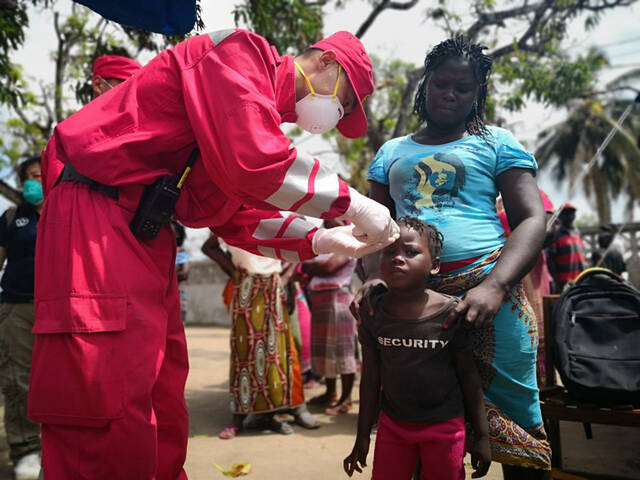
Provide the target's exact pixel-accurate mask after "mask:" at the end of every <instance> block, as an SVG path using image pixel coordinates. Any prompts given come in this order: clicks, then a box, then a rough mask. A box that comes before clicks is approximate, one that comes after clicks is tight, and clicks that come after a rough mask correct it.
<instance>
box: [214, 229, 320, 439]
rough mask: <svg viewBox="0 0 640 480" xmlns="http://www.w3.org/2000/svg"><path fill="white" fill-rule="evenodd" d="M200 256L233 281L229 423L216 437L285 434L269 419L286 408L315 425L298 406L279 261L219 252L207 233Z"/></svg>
mask: <svg viewBox="0 0 640 480" xmlns="http://www.w3.org/2000/svg"><path fill="white" fill-rule="evenodd" d="M202 252H203V253H204V254H205V255H206V256H208V257H209V258H211V259H212V260H213V261H215V262H216V263H217V264H218V265H219V266H220V268H221V269H222V270H223V271H224V272H225V273H226V274H227V275H230V276H231V278H232V279H233V299H232V302H231V322H232V324H231V368H230V378H229V393H230V406H231V411H232V413H233V419H232V423H231V425H230V426H228V427H226V428H225V429H224V430H223V431H222V432H221V433H220V435H219V438H221V439H223V440H230V439H232V438H235V436H236V435H237V434H238V433H239V432H240V431H241V430H242V429H243V427H245V426H246V427H247V428H265V429H269V430H272V431H274V432H276V433H281V434H283V435H289V434H291V433H293V428H292V427H291V425H289V424H288V423H287V422H283V421H280V420H279V419H278V418H277V417H276V416H275V414H276V413H277V412H288V411H289V409H293V413H294V417H295V421H296V423H299V424H301V425H303V426H305V427H306V428H316V427H317V426H318V423H317V421H316V419H315V418H313V416H312V415H311V414H310V413H309V412H308V411H307V410H306V406H305V404H304V393H303V389H302V375H301V372H300V363H299V361H298V356H297V352H296V349H295V345H294V341H293V336H292V334H291V329H290V325H289V316H288V312H287V310H286V307H285V298H284V291H283V285H282V282H281V279H280V273H281V272H282V263H281V262H280V260H276V259H273V258H268V257H261V256H259V255H254V254H252V253H249V252H247V251H246V250H242V249H240V248H236V247H233V246H231V245H227V252H224V251H223V250H222V248H220V241H219V239H218V237H216V236H215V235H213V234H212V235H211V237H209V239H208V240H207V241H206V242H205V243H204V244H203V245H202ZM296 407H300V408H297V409H296ZM245 420H246V421H245Z"/></svg>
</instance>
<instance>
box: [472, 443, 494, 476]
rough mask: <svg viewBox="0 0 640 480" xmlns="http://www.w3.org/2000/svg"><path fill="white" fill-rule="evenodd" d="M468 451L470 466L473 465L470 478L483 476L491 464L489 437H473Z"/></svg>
mask: <svg viewBox="0 0 640 480" xmlns="http://www.w3.org/2000/svg"><path fill="white" fill-rule="evenodd" d="M469 453H470V454H471V466H472V467H473V473H472V474H471V478H480V477H484V476H485V475H486V474H487V472H488V471H489V466H490V465H491V445H490V444H489V437H486V436H483V437H477V438H474V439H473V442H472V444H471V447H470V448H469Z"/></svg>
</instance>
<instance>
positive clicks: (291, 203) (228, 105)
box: [182, 36, 350, 218]
mask: <svg viewBox="0 0 640 480" xmlns="http://www.w3.org/2000/svg"><path fill="white" fill-rule="evenodd" d="M233 38H234V39H233V40H226V42H230V44H228V45H225V44H224V43H223V44H222V45H221V46H220V47H216V48H212V50H211V51H210V53H209V54H207V55H204V56H203V57H201V58H200V59H199V61H198V62H197V63H196V64H195V65H192V66H190V67H189V68H187V69H184V70H183V71H182V91H183V95H184V102H185V108H186V111H187V115H188V117H189V122H190V124H191V127H192V129H193V132H194V134H195V137H196V141H197V142H198V146H199V147H200V151H201V153H202V158H203V161H204V164H205V167H206V169H207V172H208V174H209V176H210V177H211V179H212V180H213V181H214V182H215V183H216V185H218V186H219V188H220V189H222V190H223V191H224V193H225V194H226V195H228V196H229V197H232V198H233V197H235V198H238V199H239V200H240V201H242V202H243V203H245V204H247V205H252V206H255V207H258V208H265V207H266V208H269V206H270V207H274V208H276V209H278V210H286V211H294V212H299V213H301V214H303V215H309V216H313V217H319V218H334V217H337V216H340V215H342V214H344V213H345V211H346V210H347V208H348V207H349V202H350V197H349V190H348V186H347V185H346V184H345V183H344V182H343V181H342V180H340V179H339V178H338V176H337V175H336V174H335V173H332V172H329V171H327V170H325V169H323V168H322V167H321V165H320V162H319V161H318V160H317V159H313V158H304V157H301V156H298V153H297V151H296V149H295V148H292V147H291V145H290V141H289V139H288V138H287V136H286V135H285V134H284V133H283V132H282V130H281V129H280V124H281V123H282V119H281V116H280V114H279V112H278V110H277V108H276V101H275V93H274V86H273V80H272V79H273V77H274V75H275V71H274V68H275V67H274V65H273V63H272V62H269V61H267V60H266V59H265V58H264V52H253V51H252V50H251V49H246V48H244V47H243V45H242V44H239V45H237V48H238V49H241V50H242V51H241V52H240V53H238V55H243V57H242V62H243V63H242V65H241V67H242V68H239V67H238V66H237V65H236V63H238V62H240V60H234V56H233V55H231V54H230V53H231V52H233V47H234V46H235V44H234V43H233V42H236V40H235V38H238V40H237V42H240V41H241V39H242V37H235V36H234V37H233ZM222 46H224V48H226V50H224V51H225V52H227V53H226V54H224V55H223V54H222V53H219V52H216V50H217V48H223V47H222ZM247 55H248V56H249V59H251V62H250V67H249V64H248V63H247V58H246V56H247ZM253 57H255V58H253ZM292 88H293V87H292ZM264 203H267V204H268V206H265V205H264Z"/></svg>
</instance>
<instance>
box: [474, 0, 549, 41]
mask: <svg viewBox="0 0 640 480" xmlns="http://www.w3.org/2000/svg"><path fill="white" fill-rule="evenodd" d="M544 3H546V2H538V3H534V4H531V5H529V2H524V5H522V6H521V7H516V8H510V9H508V10H502V11H500V12H491V13H489V12H480V11H479V12H477V14H478V17H479V18H478V20H476V21H475V23H473V24H472V25H471V26H470V27H469V28H468V29H467V35H468V36H469V37H471V38H472V39H475V38H476V37H477V36H478V33H480V31H481V30H482V29H483V28H485V27H488V26H489V25H500V24H502V23H504V21H505V20H508V19H510V18H514V17H519V16H521V15H526V14H527V13H531V12H535V11H536V10H537V9H538V8H540V6H541V5H542V4H544Z"/></svg>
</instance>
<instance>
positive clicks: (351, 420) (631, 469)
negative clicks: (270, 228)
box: [0, 327, 640, 480]
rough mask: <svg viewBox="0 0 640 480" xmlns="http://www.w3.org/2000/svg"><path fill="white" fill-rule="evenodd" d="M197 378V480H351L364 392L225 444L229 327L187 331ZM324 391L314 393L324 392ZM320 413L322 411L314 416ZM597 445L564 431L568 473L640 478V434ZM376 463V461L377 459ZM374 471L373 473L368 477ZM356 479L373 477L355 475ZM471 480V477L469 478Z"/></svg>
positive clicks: (617, 432)
mask: <svg viewBox="0 0 640 480" xmlns="http://www.w3.org/2000/svg"><path fill="white" fill-rule="evenodd" d="M187 338H188V343H189V356H190V362H191V371H190V374H189V379H188V381H187V391H186V398H187V404H188V407H189V412H190V428H189V432H190V434H189V436H190V438H189V448H188V453H187V461H186V465H185V469H186V471H187V474H188V475H189V478H190V479H191V480H210V479H223V478H228V477H224V476H223V475H222V474H221V473H219V472H218V471H217V470H216V469H215V467H214V465H213V464H214V462H216V463H218V464H220V465H223V466H225V467H230V466H231V464H233V463H235V462H250V463H251V464H252V471H251V473H250V474H249V475H248V476H247V477H242V478H247V480H250V479H252V480H277V479H296V480H297V479H305V480H320V479H322V480H326V479H336V480H339V479H346V478H348V477H347V476H346V475H345V474H344V472H343V471H342V466H341V464H342V459H343V458H344V457H345V456H346V455H347V454H348V453H349V451H350V450H351V447H352V443H353V439H354V435H355V430H356V420H357V406H358V403H357V392H355V393H356V397H355V399H356V402H355V407H356V408H354V409H353V411H352V412H351V413H349V414H346V415H342V416H339V417H331V416H327V415H324V414H322V413H318V414H317V418H318V420H319V421H320V422H321V424H322V427H321V428H320V429H318V430H312V431H309V430H304V429H303V428H301V427H298V426H294V428H295V433H294V434H293V435H289V436H283V435H278V434H275V433H271V432H252V433H248V434H241V435H240V436H238V437H237V438H236V439H234V440H220V439H218V438H217V435H218V433H219V432H220V431H221V430H222V429H223V428H224V427H225V426H226V425H227V424H228V423H229V420H230V418H231V415H230V413H229V401H228V395H227V386H228V371H229V354H228V349H229V347H228V345H229V331H228V329H225V328H213V327H189V328H187ZM322 388H323V387H321V386H319V387H317V388H315V389H313V390H311V391H307V393H308V394H309V395H315V394H318V393H321V392H322ZM314 413H315V412H314ZM593 433H594V438H593V440H586V439H585V437H584V433H583V431H582V425H580V424H574V423H564V422H563V424H562V435H563V455H564V457H565V466H566V467H570V468H572V469H575V470H580V471H583V472H590V473H592V474H599V475H608V476H609V478H617V479H623V478H625V479H640V458H639V457H640V429H632V428H621V427H607V426H602V425H594V426H593ZM0 437H2V438H1V439H0V479H7V480H9V479H11V469H10V466H9V461H8V457H7V447H6V444H5V440H4V426H2V428H1V429H0ZM369 461H370V462H371V454H370V458H369ZM365 472H366V471H365ZM500 472H501V470H500V467H499V465H497V464H492V466H491V470H490V472H489V475H488V476H487V477H485V478H487V479H489V480H495V479H500V478H502V475H501V473H500ZM354 478H362V479H363V480H364V479H368V478H370V470H369V472H366V474H365V475H358V474H357V473H356V474H354ZM468 478H470V475H468Z"/></svg>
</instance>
